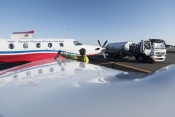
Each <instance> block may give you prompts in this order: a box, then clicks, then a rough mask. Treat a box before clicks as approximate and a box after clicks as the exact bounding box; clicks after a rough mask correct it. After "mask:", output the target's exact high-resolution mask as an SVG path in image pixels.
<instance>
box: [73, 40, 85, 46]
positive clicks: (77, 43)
mask: <svg viewBox="0 0 175 117" xmlns="http://www.w3.org/2000/svg"><path fill="white" fill-rule="evenodd" d="M73 43H74V45H76V46H79V45H83V44H82V43H80V42H78V41H73Z"/></svg>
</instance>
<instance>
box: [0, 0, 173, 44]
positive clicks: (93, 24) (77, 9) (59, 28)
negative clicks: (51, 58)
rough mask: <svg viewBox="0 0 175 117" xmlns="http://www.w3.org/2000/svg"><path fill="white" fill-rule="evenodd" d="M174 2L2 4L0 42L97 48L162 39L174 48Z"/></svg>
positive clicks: (17, 0) (31, 0) (6, 0)
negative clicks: (54, 41) (16, 36)
mask: <svg viewBox="0 0 175 117" xmlns="http://www.w3.org/2000/svg"><path fill="white" fill-rule="evenodd" d="M174 6H175V0H0V38H10V35H9V34H11V33H12V32H18V31H29V30H34V31H35V33H34V36H33V38H51V37H52V38H64V37H65V29H64V24H66V38H74V39H76V40H78V41H80V42H82V43H84V44H93V45H98V43H97V40H100V41H101V43H104V42H105V40H108V42H109V43H110V42H121V41H140V40H141V39H149V38H159V39H164V40H165V41H166V42H167V43H168V44H172V45H175V7H174Z"/></svg>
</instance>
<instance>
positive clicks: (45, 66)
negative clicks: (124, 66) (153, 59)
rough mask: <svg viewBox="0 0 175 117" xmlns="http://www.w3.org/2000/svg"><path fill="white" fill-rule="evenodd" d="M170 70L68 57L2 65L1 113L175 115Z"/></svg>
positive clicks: (39, 116) (5, 116)
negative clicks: (137, 70)
mask: <svg viewBox="0 0 175 117" xmlns="http://www.w3.org/2000/svg"><path fill="white" fill-rule="evenodd" d="M174 71H175V65H170V66H168V67H165V68H162V69H161V70H158V71H156V72H155V73H153V74H149V76H144V75H143V74H140V75H141V76H140V75H139V74H138V73H134V72H132V73H126V72H123V71H119V70H114V69H110V68H105V67H100V66H97V65H93V64H85V63H83V64H82V63H81V62H78V61H74V60H68V59H65V60H61V59H59V58H58V61H57V60H54V59H53V58H50V59H45V60H41V61H35V62H31V63H28V64H25V65H21V66H16V67H13V68H9V69H6V70H3V71H0V86H1V87H0V117H31V116H32V117H48V116H52V117H57V116H60V117H70V116H71V117H90V116H91V117H107V116H109V117H116V116H119V117H174V116H175V111H174V107H175V101H174V99H175V93H174V91H175V85H174V84H175V77H174V76H175V72H174ZM134 74H135V76H134Z"/></svg>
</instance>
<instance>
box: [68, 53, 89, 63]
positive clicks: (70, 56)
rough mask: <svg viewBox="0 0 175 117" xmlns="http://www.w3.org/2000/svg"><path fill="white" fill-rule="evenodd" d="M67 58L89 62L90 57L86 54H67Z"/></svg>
mask: <svg viewBox="0 0 175 117" xmlns="http://www.w3.org/2000/svg"><path fill="white" fill-rule="evenodd" d="M65 58H67V59H73V60H77V61H81V62H85V63H89V58H88V57H87V56H86V55H83V56H75V55H66V56H65Z"/></svg>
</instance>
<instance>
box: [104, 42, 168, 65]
mask: <svg viewBox="0 0 175 117" xmlns="http://www.w3.org/2000/svg"><path fill="white" fill-rule="evenodd" d="M105 53H106V54H107V55H108V56H110V57H125V56H130V57H135V59H136V60H138V61H139V62H144V61H145V60H149V61H151V62H155V61H165V58H166V48H165V41H164V40H162V39H148V40H141V42H134V41H127V42H118V43H109V44H107V46H106V51H105Z"/></svg>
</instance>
